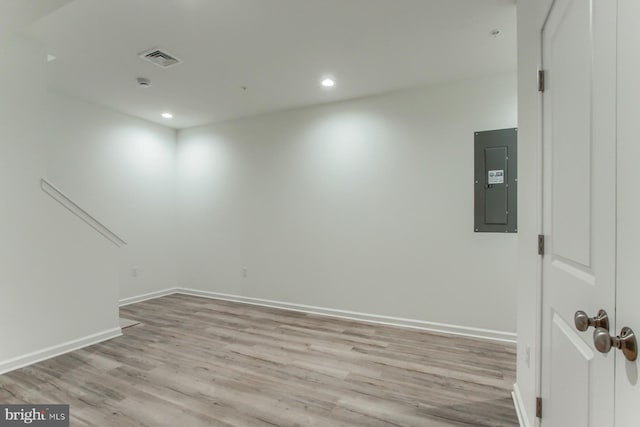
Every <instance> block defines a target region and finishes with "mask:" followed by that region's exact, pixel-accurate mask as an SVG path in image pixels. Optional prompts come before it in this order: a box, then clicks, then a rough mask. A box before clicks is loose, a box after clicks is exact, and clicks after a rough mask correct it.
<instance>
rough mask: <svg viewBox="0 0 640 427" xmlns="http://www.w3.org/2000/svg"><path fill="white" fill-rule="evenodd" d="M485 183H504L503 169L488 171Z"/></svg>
mask: <svg viewBox="0 0 640 427" xmlns="http://www.w3.org/2000/svg"><path fill="white" fill-rule="evenodd" d="M487 184H504V170H492V171H489V180H488V182H487Z"/></svg>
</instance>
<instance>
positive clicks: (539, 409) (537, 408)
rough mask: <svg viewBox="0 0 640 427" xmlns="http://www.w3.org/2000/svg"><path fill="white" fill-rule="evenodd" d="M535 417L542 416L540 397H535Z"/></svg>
mask: <svg viewBox="0 0 640 427" xmlns="http://www.w3.org/2000/svg"><path fill="white" fill-rule="evenodd" d="M536 418H542V398H541V397H536Z"/></svg>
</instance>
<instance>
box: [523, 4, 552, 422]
mask: <svg viewBox="0 0 640 427" xmlns="http://www.w3.org/2000/svg"><path fill="white" fill-rule="evenodd" d="M550 3H551V0H543V1H540V0H519V1H518V130H519V132H518V136H519V141H518V149H519V153H518V154H519V156H518V171H519V174H518V175H519V179H518V183H519V185H520V187H519V190H520V193H519V198H518V212H519V218H518V219H519V221H518V231H519V238H518V278H517V281H518V300H517V301H518V302H517V311H518V364H517V376H518V379H517V386H516V389H517V391H518V394H519V397H520V403H521V404H522V405H523V406H522V407H521V408H522V410H523V411H524V412H525V413H524V414H523V416H524V417H525V419H526V421H525V422H526V423H527V425H530V426H533V425H536V424H535V423H536V418H535V398H536V395H537V393H538V382H537V379H536V378H537V376H538V374H539V365H540V354H539V352H540V348H539V345H538V343H539V325H538V324H537V319H538V318H539V315H540V257H539V256H538V255H537V252H536V247H537V243H536V242H537V235H538V234H539V233H540V230H541V226H540V221H541V219H540V215H539V214H540V186H539V183H540V177H539V172H538V171H539V164H540V163H539V162H540V157H539V149H540V144H539V134H538V131H539V124H540V119H539V112H540V94H539V92H538V85H537V79H538V76H537V74H538V69H539V68H540V49H541V46H540V29H541V28H542V24H543V22H544V17H545V16H546V11H547V10H548V9H549V5H550ZM527 354H529V359H530V360H529V362H528V363H527Z"/></svg>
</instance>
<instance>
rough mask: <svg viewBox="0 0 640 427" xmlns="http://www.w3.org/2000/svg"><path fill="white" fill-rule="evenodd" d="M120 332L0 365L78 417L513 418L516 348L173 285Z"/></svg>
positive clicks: (271, 421) (243, 422)
mask: <svg viewBox="0 0 640 427" xmlns="http://www.w3.org/2000/svg"><path fill="white" fill-rule="evenodd" d="M121 315H122V316H124V317H127V318H129V319H133V320H137V321H140V322H141V324H140V325H137V326H133V327H130V328H127V329H125V330H124V336H122V337H120V338H116V339H113V340H110V341H108V342H105V343H101V344H97V345H94V346H91V347H88V348H85V349H82V350H78V351H74V352H72V353H69V354H66V355H63V356H60V357H57V358H54V359H50V360H47V361H45V362H41V363H38V364H36V365H33V366H30V367H27V368H23V369H20V370H17V371H13V372H10V373H8V374H5V375H2V376H0V402H2V403H68V404H70V405H71V417H72V423H71V424H72V425H74V426H75V425H77V426H118V427H121V426H122V427H124V426H183V427H195V426H263V425H267V426H271V425H277V426H389V425H391V426H394V425H396V426H469V425H472V426H516V425H517V418H516V414H515V411H514V408H513V402H512V400H511V396H510V390H511V388H512V385H513V383H514V381H515V363H516V359H515V346H514V345H513V344H507V343H499V342H491V341H484V340H479V339H472V338H464V337H456V336H448V335H441V334H435V333H429V332H425V331H418V330H410V329H403V328H396V327H388V326H381V325H375V324H368V323H363V322H356V321H349V320H343V319H335V318H330V317H324V316H316V315H309V314H305V313H298V312H293V311H284V310H278V309H271V308H266V307H259V306H252V305H246V304H239V303H233V302H226V301H218V300H212V299H205V298H197V297H191V296H185V295H171V296H167V297H163V298H158V299H155V300H151V301H146V302H142V303H139V304H134V305H130V306H127V307H123V308H122V309H121Z"/></svg>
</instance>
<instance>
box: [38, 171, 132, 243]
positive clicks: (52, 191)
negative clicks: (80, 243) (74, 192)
mask: <svg viewBox="0 0 640 427" xmlns="http://www.w3.org/2000/svg"><path fill="white" fill-rule="evenodd" d="M40 188H42V191H44V192H45V193H47V194H48V195H49V196H51V198H53V199H54V200H55V201H57V202H58V203H60V204H61V205H62V206H64V207H65V208H67V209H68V210H69V211H70V212H71V213H72V214H74V215H75V216H77V217H78V218H80V219H81V220H83V221H84V222H86V223H87V224H89V225H90V226H91V227H92V228H93V229H94V230H96V231H97V232H98V233H100V234H102V235H103V236H104V237H106V238H107V239H109V240H110V241H111V242H112V243H113V244H114V245H116V246H118V247H120V246H122V245H126V244H127V242H125V241H124V240H123V239H122V238H120V236H118V235H117V234H116V233H114V232H113V231H111V230H109V229H108V228H107V227H106V226H105V225H104V224H102V223H101V222H100V221H98V220H97V219H95V218H94V217H93V216H91V214H89V213H88V212H87V211H85V210H84V209H82V208H81V207H80V206H78V204H77V203H76V202H74V201H73V200H71V199H70V198H69V196H67V195H66V194H64V193H63V192H62V191H61V190H60V189H58V188H57V187H56V186H55V185H53V184H52V183H50V182H49V181H47V180H46V179H45V178H41V179H40Z"/></svg>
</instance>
